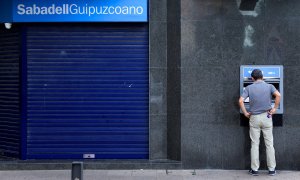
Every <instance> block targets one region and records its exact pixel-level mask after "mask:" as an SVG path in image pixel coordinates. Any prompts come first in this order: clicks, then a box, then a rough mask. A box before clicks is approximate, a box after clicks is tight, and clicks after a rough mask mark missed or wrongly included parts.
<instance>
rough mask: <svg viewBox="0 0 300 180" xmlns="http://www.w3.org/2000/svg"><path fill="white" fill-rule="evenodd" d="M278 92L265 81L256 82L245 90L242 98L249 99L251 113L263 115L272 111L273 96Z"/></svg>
mask: <svg viewBox="0 0 300 180" xmlns="http://www.w3.org/2000/svg"><path fill="white" fill-rule="evenodd" d="M275 91H277V90H276V88H275V87H274V86H273V85H272V84H268V83H266V82H264V81H255V82H254V83H253V84H251V85H249V86H247V87H246V88H245V89H244V92H243V94H242V97H243V98H244V99H246V98H247V97H249V104H250V109H249V112H250V113H251V114H253V115H256V114H261V113H264V112H267V111H268V110H270V109H272V104H271V100H272V95H273V93H274V92H275Z"/></svg>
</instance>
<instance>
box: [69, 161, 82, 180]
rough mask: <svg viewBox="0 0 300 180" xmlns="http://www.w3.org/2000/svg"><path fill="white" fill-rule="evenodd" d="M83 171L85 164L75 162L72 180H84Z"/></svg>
mask: <svg viewBox="0 0 300 180" xmlns="http://www.w3.org/2000/svg"><path fill="white" fill-rule="evenodd" d="M82 171H83V162H73V163H72V179H71V180H83V175H82V174H83V173H82Z"/></svg>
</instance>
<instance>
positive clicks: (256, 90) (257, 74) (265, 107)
mask: <svg viewBox="0 0 300 180" xmlns="http://www.w3.org/2000/svg"><path fill="white" fill-rule="evenodd" d="M251 77H252V80H253V81H254V83H253V84H251V85H249V86H247V87H246V88H245V89H244V92H243V94H242V96H241V97H240V99H239V105H240V108H241V110H242V111H243V113H244V115H245V116H246V117H247V118H249V126H250V131H249V133H250V139H251V169H250V170H249V173H250V174H251V175H254V176H257V175H258V169H259V165H260V164H259V140H260V132H261V131H262V132H263V136H264V140H265V145H266V153H267V166H268V169H269V175H271V176H274V175H275V174H276V171H275V167H276V160H275V150H274V146H273V121H272V115H273V114H274V113H275V112H276V109H277V108H278V106H279V103H280V96H281V95H280V93H279V91H278V90H277V89H276V88H275V87H274V86H273V85H272V84H268V83H266V82H264V81H263V74H262V71H261V70H260V69H254V70H253V71H252V73H251ZM272 96H275V105H274V107H272V104H271V100H272ZM248 97H249V104H250V108H249V111H247V109H246V108H245V104H244V100H245V99H246V98H248Z"/></svg>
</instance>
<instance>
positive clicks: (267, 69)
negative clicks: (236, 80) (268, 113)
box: [240, 65, 284, 126]
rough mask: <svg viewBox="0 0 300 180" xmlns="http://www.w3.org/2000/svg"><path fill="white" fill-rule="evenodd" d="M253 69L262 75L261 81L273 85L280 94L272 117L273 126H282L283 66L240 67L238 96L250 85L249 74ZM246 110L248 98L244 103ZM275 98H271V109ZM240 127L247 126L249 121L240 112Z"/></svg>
mask: <svg viewBox="0 0 300 180" xmlns="http://www.w3.org/2000/svg"><path fill="white" fill-rule="evenodd" d="M253 69H260V70H261V71H262V73H263V80H264V81H265V82H266V83H269V84H273V85H274V86H275V88H276V89H277V90H278V91H279V92H280V94H281V98H280V104H279V107H278V109H277V111H276V114H274V115H273V126H282V125H283V121H282V115H283V98H284V94H283V66H281V65H270V66H269V65H242V66H241V67H240V94H242V93H243V91H244V88H245V87H247V86H248V85H250V84H252V83H253V81H252V78H251V72H252V71H253ZM244 103H245V107H246V109H248V108H249V98H247V99H245V101H244ZM274 103H275V98H274V97H273V98H272V107H274ZM240 125H241V126H249V119H248V118H246V117H245V116H244V114H243V113H242V111H241V110H240Z"/></svg>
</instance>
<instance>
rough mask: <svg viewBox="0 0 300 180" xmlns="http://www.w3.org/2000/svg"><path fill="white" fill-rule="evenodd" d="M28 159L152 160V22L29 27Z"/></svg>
mask: <svg viewBox="0 0 300 180" xmlns="http://www.w3.org/2000/svg"><path fill="white" fill-rule="evenodd" d="M27 43H28V44H27V48H28V50H27V61H28V76H27V77H28V78H27V81H28V89H27V91H28V92H27V93H28V103H27V118H28V119H27V123H28V131H27V157H28V158H29V159H82V158H83V155H84V154H95V157H96V158H98V159H111V158H112V159H119V158H120V159H124V158H126V159H147V158H148V156H149V152H148V151H149V150H148V149H149V145H148V142H149V140H148V139H149V135H148V133H149V127H148V126H149V121H148V116H149V105H148V101H149V98H148V97H149V90H148V89H149V80H148V79H149V77H148V73H149V70H148V69H149V68H148V66H149V63H148V28H147V26H146V25H144V24H121V25H120V24H110V25H108V24H103V25H95V26H86V27H85V28H82V27H79V26H76V25H73V26H69V27H68V26H65V27H53V26H51V25H49V26H47V27H44V28H43V27H34V26H32V27H29V28H28V33H27Z"/></svg>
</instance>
